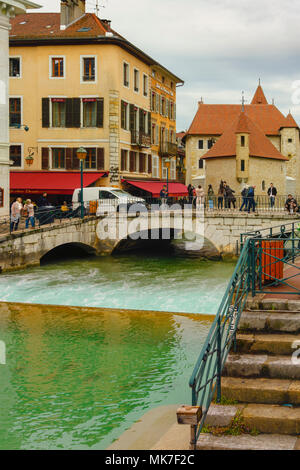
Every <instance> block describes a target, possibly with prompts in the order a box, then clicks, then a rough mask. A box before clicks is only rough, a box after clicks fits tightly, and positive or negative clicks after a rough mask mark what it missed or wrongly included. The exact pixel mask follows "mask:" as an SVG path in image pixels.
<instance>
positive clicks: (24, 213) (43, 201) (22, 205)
mask: <svg viewBox="0 0 300 470" xmlns="http://www.w3.org/2000/svg"><path fill="white" fill-rule="evenodd" d="M50 206H51V203H50V202H49V201H48V194H47V193H44V194H43V195H42V196H41V197H40V198H39V199H38V202H37V204H36V203H35V202H33V201H32V200H31V199H27V200H26V201H25V202H23V200H22V198H21V197H17V198H16V200H15V201H14V202H13V203H12V205H11V210H10V231H11V232H14V231H16V230H18V228H19V223H20V220H21V217H25V228H26V229H28V228H29V224H30V225H31V227H32V228H35V209H36V208H37V207H39V208H41V209H42V210H43V208H46V207H50ZM60 210H61V213H62V214H63V215H65V214H67V213H68V212H69V210H70V208H69V206H68V204H67V202H66V201H64V203H63V204H62V205H61V208H60Z"/></svg>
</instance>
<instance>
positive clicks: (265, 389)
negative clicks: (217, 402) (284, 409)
mask: <svg viewBox="0 0 300 470" xmlns="http://www.w3.org/2000/svg"><path fill="white" fill-rule="evenodd" d="M221 385H222V397H223V398H224V399H228V400H235V401H237V402H239V403H261V404H270V405H284V404H292V405H295V406H299V405H300V381H299V380H286V379H264V378H257V379H246V378H239V377H222V384H221Z"/></svg>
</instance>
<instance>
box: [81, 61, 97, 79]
mask: <svg viewBox="0 0 300 470" xmlns="http://www.w3.org/2000/svg"><path fill="white" fill-rule="evenodd" d="M84 59H94V60H95V78H94V80H84V79H83V77H84ZM80 83H81V84H82V85H95V84H97V83H98V56H97V55H94V54H85V55H81V56H80Z"/></svg>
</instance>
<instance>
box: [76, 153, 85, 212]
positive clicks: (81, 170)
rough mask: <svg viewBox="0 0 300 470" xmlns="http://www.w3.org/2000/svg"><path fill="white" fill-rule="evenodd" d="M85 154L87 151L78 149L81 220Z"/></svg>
mask: <svg viewBox="0 0 300 470" xmlns="http://www.w3.org/2000/svg"><path fill="white" fill-rule="evenodd" d="M86 154H87V151H86V150H85V149H84V148H83V147H80V148H79V149H78V150H77V158H78V159H79V160H80V176H81V178H80V181H81V191H80V215H81V218H82V219H83V218H84V205H83V162H84V161H85V159H86Z"/></svg>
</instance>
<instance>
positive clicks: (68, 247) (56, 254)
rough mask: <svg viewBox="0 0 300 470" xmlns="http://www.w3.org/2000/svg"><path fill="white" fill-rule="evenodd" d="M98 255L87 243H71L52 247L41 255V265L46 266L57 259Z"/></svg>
mask: <svg viewBox="0 0 300 470" xmlns="http://www.w3.org/2000/svg"><path fill="white" fill-rule="evenodd" d="M95 254H96V249H95V248H94V247H93V246H91V245H88V244H86V243H81V242H69V243H61V244H58V245H57V246H54V247H52V248H51V249H49V250H45V251H44V252H41V255H40V264H45V263H47V262H48V261H51V260H54V259H56V258H59V259H66V258H77V257H86V256H93V255H95Z"/></svg>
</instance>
